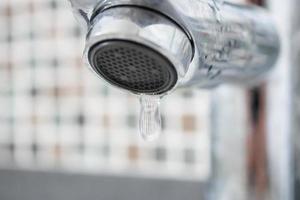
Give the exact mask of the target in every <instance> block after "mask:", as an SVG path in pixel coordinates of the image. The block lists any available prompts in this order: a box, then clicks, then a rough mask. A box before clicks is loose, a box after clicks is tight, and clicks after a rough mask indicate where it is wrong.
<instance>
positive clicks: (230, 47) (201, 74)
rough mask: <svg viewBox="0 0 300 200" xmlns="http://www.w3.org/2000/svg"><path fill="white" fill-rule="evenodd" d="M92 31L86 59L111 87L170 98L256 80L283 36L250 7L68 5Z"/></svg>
mask: <svg viewBox="0 0 300 200" xmlns="http://www.w3.org/2000/svg"><path fill="white" fill-rule="evenodd" d="M70 1H71V3H72V6H73V9H74V11H75V13H77V14H76V15H77V16H78V18H79V19H81V22H82V24H84V26H85V27H86V28H87V37H86V49H85V52H84V57H85V59H86V61H87V63H88V64H89V66H90V68H91V69H92V70H93V71H94V72H95V73H96V74H97V75H98V76H99V77H101V78H103V79H104V80H105V81H107V82H108V83H110V84H112V85H113V86H116V87H119V88H121V89H125V90H127V91H130V92H132V93H135V94H146V95H165V94H168V93H169V92H171V91H173V90H174V89H176V88H178V87H191V86H197V87H211V86H217V85H219V84H221V83H238V84H245V83H251V82H256V81H257V80H258V79H260V78H261V77H264V75H265V74H266V73H267V72H268V71H269V70H270V69H271V68H272V66H274V64H275V62H276V59H277V57H278V54H279V49H280V45H279V37H278V34H277V31H276V28H275V26H274V24H273V22H272V20H271V18H270V17H269V15H268V13H267V12H266V11H265V10H263V9H261V8H258V7H256V6H252V5H236V4H232V3H228V2H223V1H220V2H222V3H219V4H220V5H221V6H220V7H218V6H216V5H215V4H213V3H211V1H197V0H187V1H184V2H183V1H181V0H159V1H158V0H84V1H82V0H80V1H79V0H70Z"/></svg>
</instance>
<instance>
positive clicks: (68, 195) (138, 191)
mask: <svg viewBox="0 0 300 200" xmlns="http://www.w3.org/2000/svg"><path fill="white" fill-rule="evenodd" d="M203 194H204V189H203V185H201V183H197V182H185V181H171V180H158V179H142V178H129V177H115V176H87V175H77V174H76V175H75V174H62V173H46V172H22V171H11V170H0V200H95V199H99V200H121V199H122V200H201V199H204V198H203Z"/></svg>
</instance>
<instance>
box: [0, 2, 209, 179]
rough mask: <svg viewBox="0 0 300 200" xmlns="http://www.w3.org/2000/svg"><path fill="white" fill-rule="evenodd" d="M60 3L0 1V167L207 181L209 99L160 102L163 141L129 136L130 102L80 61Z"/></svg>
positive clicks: (134, 128) (68, 15)
mask: <svg viewBox="0 0 300 200" xmlns="http://www.w3.org/2000/svg"><path fill="white" fill-rule="evenodd" d="M69 6H70V5H69V3H68V1H66V0H63V1H62V0H26V1H25V0H1V3H0V30H1V31H0V166H1V167H2V168H7V167H17V168H22V169H24V168H25V169H32V168H34V169H42V170H43V169H46V170H67V171H80V172H86V173H91V172H92V173H102V172H112V173H134V174H141V175H151V176H156V175H157V176H162V175H164V176H169V177H174V178H196V179H198V180H206V179H207V178H208V177H209V176H210V171H211V167H210V163H211V162H210V134H209V133H210V132H211V131H210V130H211V126H210V122H211V121H210V120H211V118H210V110H211V109H210V98H211V97H210V94H209V93H208V92H205V91H186V90H185V91H177V92H176V93H174V94H173V95H170V96H169V97H166V98H165V99H164V100H163V102H162V114H163V135H162V137H161V138H160V139H159V140H157V141H155V142H151V143H146V142H143V141H142V140H141V139H140V138H139V136H138V124H137V121H138V117H139V102H138V99H137V98H136V97H135V96H132V95H129V94H126V93H122V92H120V91H119V90H116V89H113V88H111V87H108V86H107V85H106V84H105V83H104V82H103V81H101V80H99V79H98V78H97V77H96V76H95V75H94V74H93V73H92V72H90V71H89V70H88V68H87V67H86V66H84V64H83V63H82V59H81V55H82V50H83V48H84V36H83V33H82V32H81V30H80V28H79V26H78V25H77V23H76V21H75V20H74V17H73V15H72V12H71V9H70V8H69Z"/></svg>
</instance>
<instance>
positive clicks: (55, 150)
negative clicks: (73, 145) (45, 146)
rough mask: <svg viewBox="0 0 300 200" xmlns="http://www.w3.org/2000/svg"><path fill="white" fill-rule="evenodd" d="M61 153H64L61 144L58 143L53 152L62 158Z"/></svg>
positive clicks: (56, 156)
mask: <svg viewBox="0 0 300 200" xmlns="http://www.w3.org/2000/svg"><path fill="white" fill-rule="evenodd" d="M61 153H62V149H61V146H60V145H59V144H56V145H55V146H54V148H53V154H54V156H55V158H60V156H61Z"/></svg>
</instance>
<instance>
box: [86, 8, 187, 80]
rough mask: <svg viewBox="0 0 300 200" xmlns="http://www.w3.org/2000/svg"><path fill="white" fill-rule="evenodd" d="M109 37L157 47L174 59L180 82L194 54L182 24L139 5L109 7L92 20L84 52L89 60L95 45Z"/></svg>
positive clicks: (167, 56) (161, 52) (159, 50)
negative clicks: (89, 54) (180, 25)
mask: <svg viewBox="0 0 300 200" xmlns="http://www.w3.org/2000/svg"><path fill="white" fill-rule="evenodd" d="M141 19H142V20H141ZM108 40H126V41H132V42H137V43H139V44H143V45H145V46H148V47H150V48H151V49H154V50H155V51H156V52H159V53H160V54H162V55H164V56H165V57H166V58H168V59H169V60H170V61H171V62H172V64H173V66H174V67H175V69H176V71H177V74H178V79H179V80H178V81H179V82H180V80H181V79H183V78H184V76H185V74H186V72H187V70H188V66H189V63H190V61H191V60H192V56H193V51H192V44H191V41H190V40H189V38H188V36H187V35H186V34H185V32H184V31H183V30H182V29H180V27H178V26H177V25H176V24H175V23H173V22H172V20H170V19H168V18H167V17H164V16H163V15H160V14H158V13H156V12H153V11H150V10H147V9H143V8H139V7H115V8H110V9H106V10H104V11H103V12H101V13H99V14H98V15H97V16H96V17H95V18H94V19H93V20H92V21H91V28H90V30H89V32H88V35H87V39H86V41H87V43H86V50H85V53H84V55H85V58H86V61H87V63H88V53H89V51H90V49H91V47H92V46H94V45H95V44H97V43H99V42H101V41H108Z"/></svg>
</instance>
